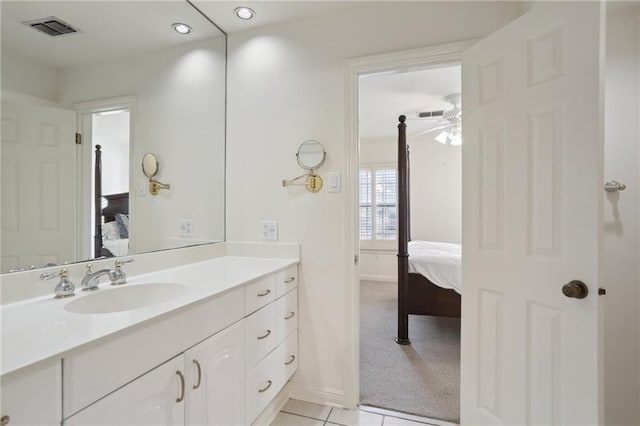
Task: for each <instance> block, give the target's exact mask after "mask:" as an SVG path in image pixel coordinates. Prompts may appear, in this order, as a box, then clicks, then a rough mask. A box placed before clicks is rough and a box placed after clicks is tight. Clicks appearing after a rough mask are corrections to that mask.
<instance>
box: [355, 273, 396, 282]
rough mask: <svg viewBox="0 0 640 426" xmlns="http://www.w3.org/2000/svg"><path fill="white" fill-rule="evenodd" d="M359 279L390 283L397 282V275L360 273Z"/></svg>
mask: <svg viewBox="0 0 640 426" xmlns="http://www.w3.org/2000/svg"><path fill="white" fill-rule="evenodd" d="M360 280H361V281H385V282H391V283H397V282H398V277H397V276H391V275H360Z"/></svg>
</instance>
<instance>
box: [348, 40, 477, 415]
mask: <svg viewBox="0 0 640 426" xmlns="http://www.w3.org/2000/svg"><path fill="white" fill-rule="evenodd" d="M473 43H474V40H469V41H465V42H459V43H450V44H446V45H440V46H434V47H428V48H422V49H415V50H410V51H403V52H396V53H391V54H383V55H376V56H373V57H368V58H360V59H356V60H353V61H350V62H349V63H348V64H347V74H348V75H347V77H348V81H347V95H348V97H347V100H348V102H347V113H348V114H347V130H348V144H347V148H348V150H347V161H348V164H349V173H348V174H347V179H346V181H347V182H346V185H345V188H346V196H347V200H348V203H347V215H348V218H349V220H348V224H349V227H348V229H349V231H348V232H347V247H349V248H350V250H351V252H352V253H353V258H352V259H350V260H349V263H348V265H347V268H346V269H347V282H348V283H350V285H348V286H347V287H346V291H345V300H346V305H347V306H348V309H347V311H348V312H350V314H349V315H347V316H346V324H345V327H346V330H347V342H348V344H347V348H346V352H347V357H346V359H347V363H346V367H345V375H346V383H347V385H346V392H345V401H346V405H347V406H349V407H356V406H357V405H359V403H360V395H361V389H360V367H361V366H360V348H361V342H360V324H361V323H362V321H363V319H362V318H360V304H361V303H360V301H361V296H362V295H361V292H360V290H361V289H360V275H361V272H360V271H361V268H362V267H363V263H362V262H360V249H361V247H360V233H359V230H360V203H359V199H360V196H359V189H360V188H359V181H360V179H359V178H360V168H359V166H360V156H361V144H360V137H359V128H358V114H359V99H360V93H359V82H360V77H362V76H375V75H381V74H386V73H393V74H395V73H399V72H410V71H416V70H426V69H432V68H439V67H443V66H450V65H452V64H457V63H460V61H461V57H462V52H463V51H464V50H465V49H466V48H467V47H469V46H471V45H472V44H473ZM403 112H404V111H398V113H403ZM396 118H397V117H396ZM396 125H397V122H394V123H393V124H392V126H393V127H395V126H396ZM394 253H395V252H393V251H390V252H389V253H387V257H388V258H390V259H393V257H394ZM365 262H366V260H365ZM390 264H391V265H393V264H394V263H393V261H391V263H390ZM392 276H393V273H391V274H388V275H387V277H392ZM389 338H390V340H393V338H394V336H393V335H391V336H389ZM392 344H393V345H395V343H393V342H392Z"/></svg>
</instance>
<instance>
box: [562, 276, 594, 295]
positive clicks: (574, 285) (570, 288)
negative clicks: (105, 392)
mask: <svg viewBox="0 0 640 426" xmlns="http://www.w3.org/2000/svg"><path fill="white" fill-rule="evenodd" d="M562 294H564V295H565V296H567V297H571V298H574V299H584V298H585V297H587V295H588V294H589V287H587V285H586V284H585V283H583V282H582V281H578V280H573V281H571V282H570V283H569V284H565V285H563V286H562Z"/></svg>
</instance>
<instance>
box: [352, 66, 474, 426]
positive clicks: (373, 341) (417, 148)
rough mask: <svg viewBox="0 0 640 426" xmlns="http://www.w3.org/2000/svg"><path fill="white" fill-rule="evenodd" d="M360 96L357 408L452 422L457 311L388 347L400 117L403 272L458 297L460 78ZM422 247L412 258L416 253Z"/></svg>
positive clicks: (375, 80) (430, 71)
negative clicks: (406, 256) (406, 234)
mask: <svg viewBox="0 0 640 426" xmlns="http://www.w3.org/2000/svg"><path fill="white" fill-rule="evenodd" d="M358 93H359V107H358V109H359V114H358V116H359V122H358V134H359V142H360V156H359V185H358V186H359V194H358V195H359V200H360V201H359V238H360V253H359V257H360V316H361V322H360V404H362V405H366V406H374V407H380V408H384V409H389V410H394V411H400V412H405V413H409V414H414V415H418V416H422V417H428V418H435V419H439V420H446V421H452V422H459V420H460V413H459V400H460V389H459V383H460V318H459V311H458V314H457V317H455V316H454V317H443V316H440V314H441V313H440V312H428V311H425V312H424V314H422V315H410V316H409V327H410V330H411V333H410V334H411V342H412V344H411V345H397V344H396V343H395V341H394V340H395V337H396V336H395V335H396V325H397V321H398V314H397V312H398V280H397V276H398V275H397V270H398V268H397V256H396V254H397V253H398V241H397V235H398V228H399V223H400V217H399V215H398V191H397V189H398V188H399V184H401V182H402V180H400V183H399V179H398V176H399V173H401V171H399V170H398V159H397V157H398V129H397V127H398V116H399V115H400V114H403V115H405V116H406V117H407V120H406V125H407V143H408V145H409V146H410V162H409V163H410V170H411V174H410V179H409V182H410V184H409V185H408V187H407V188H406V189H407V191H406V192H407V193H408V197H409V199H410V209H409V217H410V220H409V222H410V226H409V229H411V232H410V239H411V240H413V241H412V242H411V243H410V245H409V250H410V252H411V251H413V252H414V254H412V255H411V257H410V263H411V264H412V265H413V263H415V262H417V260H418V259H420V260H422V261H424V262H425V265H424V269H421V270H420V272H422V273H423V274H425V276H426V277H427V278H428V279H429V280H430V283H429V284H424V285H434V284H432V283H436V284H435V285H436V286H437V287H438V288H450V287H453V288H456V289H457V291H460V288H461V261H460V260H461V256H460V255H459V253H460V244H461V189H462V183H461V169H462V161H461V143H462V138H461V126H462V114H461V104H460V99H461V68H460V65H459V64H449V65H442V66H436V67H428V68H425V69H412V70H400V71H394V72H385V73H383V74H373V75H364V76H360V78H359V82H358ZM409 188H410V190H409ZM400 189H401V188H400ZM423 247H424V248H425V250H426V251H425V252H424V253H425V255H424V256H423V257H420V258H418V257H417V253H416V252H415V250H418V249H419V250H422V248H423ZM456 254H457V257H456ZM452 259H454V260H456V261H457V263H456V264H455V266H454V269H455V271H453V273H452V274H451V275H452V276H447V277H443V276H442V271H441V269H440V268H442V262H449V261H451V260H452ZM416 266H417V267H421V266H420V265H416ZM447 273H448V272H447ZM441 280H444V281H441ZM421 285H422V284H421ZM444 291H450V290H444ZM412 297H415V295H414V296H412ZM458 300H459V297H458ZM425 302H427V303H429V301H425ZM415 313H416V314H417V313H418V312H415Z"/></svg>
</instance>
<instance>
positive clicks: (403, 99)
mask: <svg viewBox="0 0 640 426" xmlns="http://www.w3.org/2000/svg"><path fill="white" fill-rule="evenodd" d="M461 87H462V82H461V69H460V66H459V65H456V66H448V67H442V68H434V69H429V70H423V71H410V72H402V73H395V74H381V75H371V76H365V77H361V78H360V84H359V89H358V96H359V102H358V103H359V123H360V129H359V133H360V140H361V141H362V142H366V141H367V139H369V140H371V139H378V138H389V137H392V138H395V137H397V135H398V130H397V126H398V117H399V116H400V115H402V114H404V115H406V116H407V118H408V120H407V135H408V136H411V135H415V134H417V133H420V132H422V131H424V130H427V129H429V128H432V127H435V126H436V125H437V124H434V123H433V122H429V121H425V120H419V119H415V120H414V119H411V114H412V113H413V114H414V115H415V113H417V112H422V111H433V110H448V109H451V108H452V105H451V104H450V103H448V102H446V101H445V100H444V97H445V96H447V95H451V94H455V93H461ZM458 106H460V105H458ZM436 135H437V133H436ZM434 136H435V135H434Z"/></svg>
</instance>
